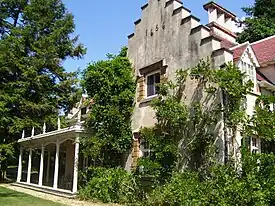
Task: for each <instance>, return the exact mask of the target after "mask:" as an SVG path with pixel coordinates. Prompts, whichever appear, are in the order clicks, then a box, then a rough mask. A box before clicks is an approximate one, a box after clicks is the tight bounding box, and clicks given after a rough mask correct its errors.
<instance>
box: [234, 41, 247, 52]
mask: <svg viewBox="0 0 275 206" xmlns="http://www.w3.org/2000/svg"><path fill="white" fill-rule="evenodd" d="M246 44H249V41H246V42H244V43H241V44H238V45H236V46H234V47H231V48H230V50H231V49H232V50H234V49H237V48H239V47H241V46H244V45H246Z"/></svg>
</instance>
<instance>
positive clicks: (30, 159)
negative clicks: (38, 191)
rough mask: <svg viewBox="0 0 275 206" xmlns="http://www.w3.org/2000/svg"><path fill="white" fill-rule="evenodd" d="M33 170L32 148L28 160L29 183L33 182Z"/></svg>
mask: <svg viewBox="0 0 275 206" xmlns="http://www.w3.org/2000/svg"><path fill="white" fill-rule="evenodd" d="M31 171H32V148H30V151H29V161H28V175H27V183H28V184H30V183H31Z"/></svg>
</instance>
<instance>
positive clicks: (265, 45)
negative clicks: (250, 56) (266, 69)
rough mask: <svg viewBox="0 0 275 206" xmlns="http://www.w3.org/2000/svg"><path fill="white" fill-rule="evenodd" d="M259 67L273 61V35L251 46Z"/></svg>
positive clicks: (274, 47)
mask: <svg viewBox="0 0 275 206" xmlns="http://www.w3.org/2000/svg"><path fill="white" fill-rule="evenodd" d="M251 46H252V48H253V50H254V52H255V54H256V57H257V59H258V61H259V64H260V65H263V64H266V63H268V62H271V61H275V35H274V36H272V37H269V38H266V39H263V40H260V41H258V42H254V43H252V44H251Z"/></svg>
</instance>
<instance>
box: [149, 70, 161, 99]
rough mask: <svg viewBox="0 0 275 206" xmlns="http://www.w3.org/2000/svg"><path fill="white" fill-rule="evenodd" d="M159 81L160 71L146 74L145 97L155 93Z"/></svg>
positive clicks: (156, 92) (157, 89) (157, 90)
mask: <svg viewBox="0 0 275 206" xmlns="http://www.w3.org/2000/svg"><path fill="white" fill-rule="evenodd" d="M159 83H160V73H155V74H151V75H148V76H147V97H150V96H154V95H157V94H158V92H159V87H158V85H157V84H159Z"/></svg>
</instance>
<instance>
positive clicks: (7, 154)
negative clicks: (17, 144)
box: [0, 144, 14, 180]
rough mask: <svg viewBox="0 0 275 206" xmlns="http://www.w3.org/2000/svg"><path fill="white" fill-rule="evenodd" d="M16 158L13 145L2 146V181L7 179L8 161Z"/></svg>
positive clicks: (0, 145) (0, 156) (0, 152)
mask: <svg viewBox="0 0 275 206" xmlns="http://www.w3.org/2000/svg"><path fill="white" fill-rule="evenodd" d="M12 158H14V147H13V145H12V144H0V166H1V167H0V180H2V179H5V173H6V171H7V168H8V161H9V160H11V159H12Z"/></svg>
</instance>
